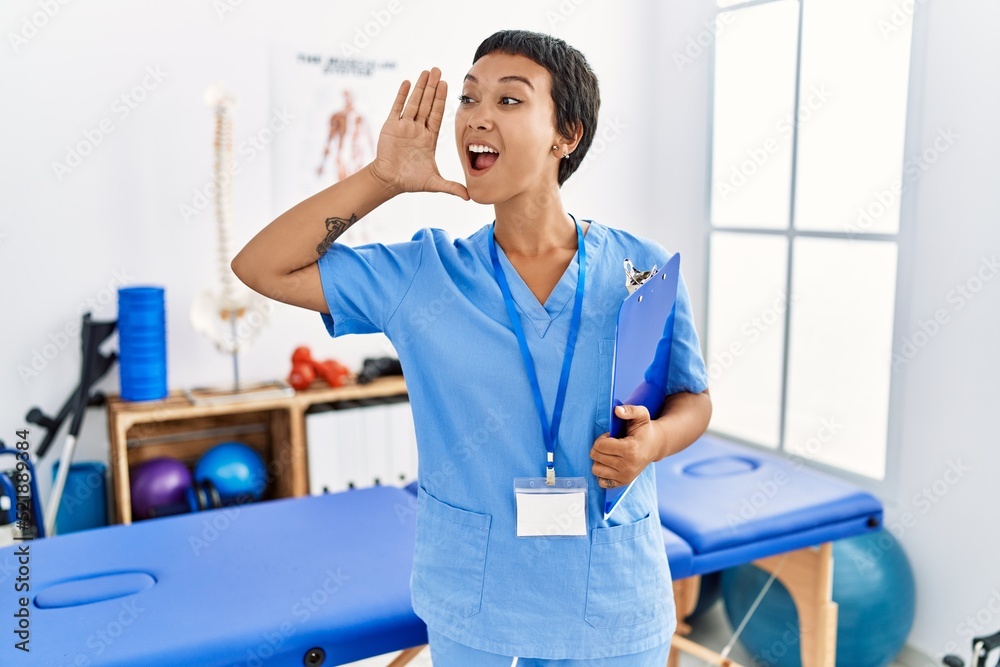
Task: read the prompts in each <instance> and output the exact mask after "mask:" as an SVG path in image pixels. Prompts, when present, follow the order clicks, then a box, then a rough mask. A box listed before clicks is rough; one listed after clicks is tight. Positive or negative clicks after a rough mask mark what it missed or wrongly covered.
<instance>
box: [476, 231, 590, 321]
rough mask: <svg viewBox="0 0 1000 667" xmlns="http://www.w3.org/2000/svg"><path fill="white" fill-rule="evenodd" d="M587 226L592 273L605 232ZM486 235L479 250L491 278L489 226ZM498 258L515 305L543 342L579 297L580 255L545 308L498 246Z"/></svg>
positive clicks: (563, 275) (556, 286)
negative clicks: (563, 313) (554, 324)
mask: <svg viewBox="0 0 1000 667" xmlns="http://www.w3.org/2000/svg"><path fill="white" fill-rule="evenodd" d="M573 219H574V220H575V219H576V218H575V217H574V218H573ZM584 222H589V223H590V226H589V227H588V228H587V232H586V234H584V236H583V242H584V244H586V247H587V270H588V273H589V272H590V267H591V266H592V264H593V256H594V254H595V253H596V251H597V250H598V248H599V247H600V241H601V240H602V239H603V231H604V230H603V227H601V226H600V225H598V224H597V223H595V222H594V221H592V220H585V221H584ZM483 231H484V233H482V234H480V244H479V245H480V250H481V251H482V252H483V254H484V260H485V262H486V267H487V270H488V271H489V273H490V275H491V276H492V275H493V265H492V262H491V261H490V249H489V243H490V235H489V225H487V226H486V227H484V228H483ZM497 257H498V258H499V259H500V266H501V267H502V268H503V271H504V275H505V276H506V277H507V283H508V284H509V285H510V295H511V297H512V298H513V299H514V304H515V305H516V306H517V309H518V310H519V311H520V312H521V313H523V314H524V315H525V316H527V318H528V319H529V320H530V321H531V325H532V326H533V327H534V329H535V333H537V334H538V337H539V338H544V337H545V333H546V332H547V331H548V330H549V325H550V324H552V321H553V320H555V319H556V318H557V317H559V315H560V314H561V313H562V312H563V310H565V309H566V304H568V303H569V302H570V301H572V300H573V297H575V296H576V281H577V276H579V274H580V264H579V253H574V255H573V259H572V261H570V263H569V266H567V267H566V270H565V271H563V274H562V276H560V278H559V282H557V283H556V285H555V287H554V288H553V289H552V292H551V293H550V294H549V296H548V297H547V298H546V299H545V303H544V304H542V303H539V301H538V298H537V297H536V296H535V294H534V293H533V292H532V291H531V288H529V287H528V285H527V283H525V282H524V280H523V279H522V278H521V274H519V273H518V272H517V269H515V268H514V265H513V264H511V263H510V260H509V259H507V254H506V253H505V252H504V250H503V248H501V247H500V246H499V245H497ZM588 282H589V281H588Z"/></svg>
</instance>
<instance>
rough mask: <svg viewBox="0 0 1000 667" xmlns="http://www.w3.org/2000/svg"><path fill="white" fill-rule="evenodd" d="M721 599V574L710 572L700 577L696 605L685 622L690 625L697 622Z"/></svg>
mask: <svg viewBox="0 0 1000 667" xmlns="http://www.w3.org/2000/svg"><path fill="white" fill-rule="evenodd" d="M721 597H722V573H721V572H710V573H708V574H703V575H701V584H700V585H699V587H698V603H697V604H696V605H695V607H694V611H692V612H691V613H690V614H689V615H688V617H687V618H686V619H684V620H685V621H687V622H688V623H691V622H692V621H696V620H698V619H699V618H700V617H701V616H702V615H704V614H705V612H707V611H708V610H709V609H711V608H712V607H713V606H715V603H716V602H718V601H719V598H721Z"/></svg>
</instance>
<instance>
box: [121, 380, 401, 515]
mask: <svg viewBox="0 0 1000 667" xmlns="http://www.w3.org/2000/svg"><path fill="white" fill-rule="evenodd" d="M405 400H407V393H406V383H405V382H404V381H403V378H401V377H387V378H381V379H378V380H375V381H373V382H371V383H370V384H363V385H360V384H352V385H347V386H344V387H337V388H330V387H328V386H326V385H323V384H320V383H314V384H313V386H312V387H310V388H309V389H306V390H304V391H298V392H296V393H295V394H294V395H291V396H282V397H280V398H270V399H254V400H248V401H246V402H240V403H230V404H226V405H192V404H191V402H190V401H189V400H188V399H187V398H186V397H185V396H184V394H183V393H181V392H179V391H175V392H171V394H170V395H169V396H168V397H167V398H165V399H163V400H159V401H142V402H129V401H123V400H121V397H119V396H111V397H109V398H108V406H107V407H108V437H109V441H110V445H109V450H110V451H109V462H110V483H111V487H112V489H113V492H114V500H115V503H114V504H115V510H114V516H115V521H116V522H117V523H126V524H127V523H132V494H131V491H130V488H129V468H130V467H131V466H135V465H138V464H140V463H142V462H144V461H148V460H150V459H153V458H156V457H158V456H170V457H172V458H175V459H178V460H180V461H183V462H184V463H186V464H188V465H190V466H194V464H195V463H197V461H198V459H199V458H200V457H201V455H202V454H203V453H204V452H205V451H206V450H208V449H209V448H211V447H212V446H214V445H216V444H217V443H219V442H222V441H225V440H238V441H239V442H243V443H245V444H247V445H249V446H250V447H253V448H254V449H255V450H257V452H258V453H260V455H261V457H262V458H263V460H264V462H265V464H266V465H267V473H268V474H267V479H268V484H267V490H266V492H265V495H264V499H274V498H289V497H294V496H304V495H307V494H308V493H309V458H308V456H307V452H306V446H307V443H306V415H307V414H311V413H314V412H323V411H326V410H343V409H350V408H354V407H363V406H366V405H376V404H384V403H395V402H401V401H405Z"/></svg>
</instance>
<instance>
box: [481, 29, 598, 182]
mask: <svg viewBox="0 0 1000 667" xmlns="http://www.w3.org/2000/svg"><path fill="white" fill-rule="evenodd" d="M494 51H496V52H500V53H506V54H508V55H512V56H524V57H526V58H530V59H531V60H533V61H535V62H536V63H538V64H539V65H541V66H542V67H544V68H545V69H547V70H548V72H549V75H550V76H551V78H552V101H553V102H554V103H555V108H556V129H557V130H558V131H559V133H560V134H562V135H563V136H564V137H566V138H567V139H570V138H572V137H573V129H574V127H575V125H576V124H577V123H580V124H581V125H582V126H583V136H582V137H581V138H580V143H579V144H577V147H576V150H574V151H573V152H572V153H571V154H570V156H569V157H568V158H566V159H564V160H560V161H559V185H562V184H563V183H565V182H566V179H567V178H569V177H570V176H571V175H572V174H573V172H575V171H576V170H577V169H578V168H579V167H580V163H581V162H583V158H584V156H586V155H587V151H588V150H589V149H590V144H591V143H593V141H594V133H595V132H596V131H597V114H598V111H599V110H600V108H601V92H600V89H599V88H598V85H597V76H596V75H595V74H594V71H593V70H592V69H590V65H589V64H588V63H587V59H586V58H585V57H584V56H583V54H582V53H580V52H579V51H578V50H576V49H574V48H573V47H572V46H570V45H569V44H567V43H566V42H565V41H563V40H561V39H559V38H558V37H553V36H552V35H545V34H542V33H538V32H530V31H527V30H501V31H499V32H495V33H493V34H492V35H490V36H489V37H487V38H486V39H485V40H483V43H482V44H480V45H479V48H478V49H476V55H475V56H474V57H473V59H472V64H476V61H478V60H479V59H480V58H482V57H483V56H485V55H487V54H489V53H493V52H494Z"/></svg>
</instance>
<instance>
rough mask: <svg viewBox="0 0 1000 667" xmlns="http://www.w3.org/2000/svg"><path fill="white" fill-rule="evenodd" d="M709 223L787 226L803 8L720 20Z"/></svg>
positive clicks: (724, 15) (748, 11)
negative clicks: (799, 17) (793, 112)
mask: <svg viewBox="0 0 1000 667" xmlns="http://www.w3.org/2000/svg"><path fill="white" fill-rule="evenodd" d="M716 31H717V38H716V48H715V94H714V95H715V96H714V101H713V120H712V124H713V127H712V223H713V224H715V225H717V226H724V227H765V228H787V227H788V206H789V200H790V192H791V190H790V188H791V174H792V167H791V165H792V107H793V105H794V103H795V51H796V48H797V44H796V37H797V33H798V3H796V2H793V1H792V0H779V1H776V2H772V3H768V4H764V5H758V6H755V7H748V8H745V9H739V10H734V11H729V12H720V13H719V14H718V16H717V17H716Z"/></svg>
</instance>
